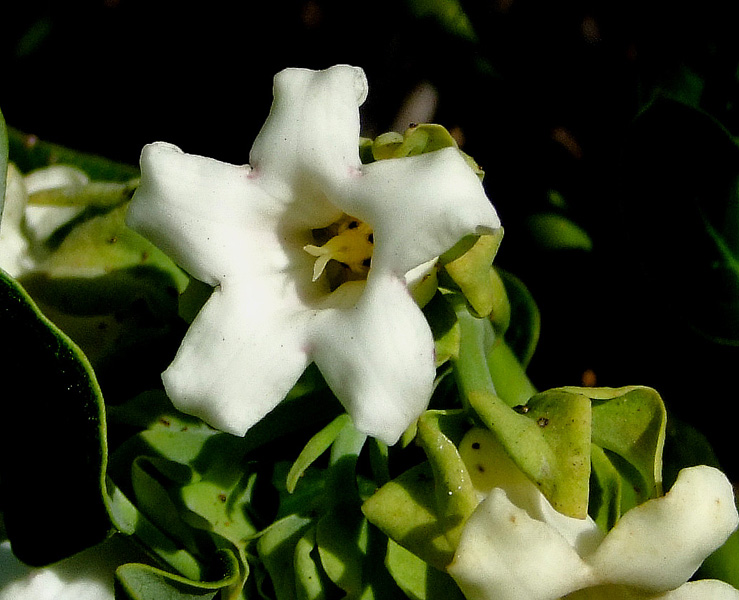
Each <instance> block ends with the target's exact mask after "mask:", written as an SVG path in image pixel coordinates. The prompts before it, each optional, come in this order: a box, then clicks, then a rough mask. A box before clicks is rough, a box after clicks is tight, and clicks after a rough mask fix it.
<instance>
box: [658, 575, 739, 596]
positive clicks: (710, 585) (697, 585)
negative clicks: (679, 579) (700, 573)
mask: <svg viewBox="0 0 739 600" xmlns="http://www.w3.org/2000/svg"><path fill="white" fill-rule="evenodd" d="M653 598H655V600H739V591H737V590H736V588H733V587H731V586H730V585H729V584H728V583H724V582H723V581H717V580H716V579H702V580H700V581H691V582H689V583H686V584H684V585H681V586H680V587H679V588H677V589H676V590H672V591H670V592H666V593H664V594H659V595H657V596H653Z"/></svg>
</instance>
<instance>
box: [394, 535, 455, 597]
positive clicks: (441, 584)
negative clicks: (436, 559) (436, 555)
mask: <svg viewBox="0 0 739 600" xmlns="http://www.w3.org/2000/svg"><path fill="white" fill-rule="evenodd" d="M385 562H386V564H387V569H388V571H389V572H390V575H392V577H393V579H395V581H396V582H397V584H398V585H399V586H400V588H401V589H402V590H403V591H404V592H405V594H406V595H407V596H408V598H411V599H412V600H463V598H464V596H463V595H462V592H461V591H460V590H459V588H458V587H457V584H456V583H455V582H454V580H453V579H452V578H451V577H450V576H449V575H447V574H446V573H445V572H443V571H441V570H439V569H437V568H435V567H432V566H431V565H430V564H429V563H427V562H425V561H424V560H422V559H420V558H419V557H418V556H416V555H415V554H413V553H412V552H410V551H409V550H406V549H405V548H404V547H403V546H401V545H400V544H397V543H395V542H394V541H393V540H392V539H390V540H389V541H388V548H387V558H386V559H385Z"/></svg>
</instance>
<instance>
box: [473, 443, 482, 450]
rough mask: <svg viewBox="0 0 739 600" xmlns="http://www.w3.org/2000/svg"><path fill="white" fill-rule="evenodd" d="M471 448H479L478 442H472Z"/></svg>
mask: <svg viewBox="0 0 739 600" xmlns="http://www.w3.org/2000/svg"><path fill="white" fill-rule="evenodd" d="M472 449H473V450H479V449H480V442H472Z"/></svg>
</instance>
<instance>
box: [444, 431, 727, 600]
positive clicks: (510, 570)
mask: <svg viewBox="0 0 739 600" xmlns="http://www.w3.org/2000/svg"><path fill="white" fill-rule="evenodd" d="M472 438H473V439H466V440H465V441H463V444H462V445H461V446H460V451H461V452H463V453H464V456H465V462H467V464H468V467H470V475H471V476H472V477H473V478H476V487H478V489H481V490H482V491H483V492H487V496H486V497H485V499H484V500H483V501H482V502H481V503H480V505H479V506H478V507H477V509H476V510H475V512H474V513H473V514H472V516H471V517H470V518H469V520H468V521H467V523H466V524H465V526H464V530H463V532H462V537H461V540H460V543H459V546H458V547H457V550H456V554H455V557H454V560H453V562H452V564H451V565H450V566H449V567H448V570H449V573H450V574H451V575H452V577H454V579H455V580H456V581H457V584H458V585H459V587H460V588H461V589H462V591H463V592H464V594H465V596H466V597H467V598H468V599H469V600H518V599H520V600H545V599H548V600H556V599H559V598H567V599H568V600H590V599H598V600H606V599H613V600H616V599H618V600H629V599H635V600H636V599H646V598H664V599H665V600H668V599H669V600H680V599H686V600H687V599H688V598H690V599H691V600H698V599H707V600H708V599H711V600H721V599H727V600H729V599H731V600H737V599H739V591H737V590H735V589H734V588H733V587H731V586H730V585H728V584H725V583H723V582H719V581H715V580H705V581H696V582H691V583H685V582H686V581H687V580H688V579H689V578H690V577H691V576H692V575H693V574H694V573H695V571H696V570H697V569H698V567H699V566H700V565H701V563H702V562H703V560H704V559H705V558H706V557H707V556H708V555H709V554H711V552H713V551H714V550H716V549H717V548H719V547H720V546H721V545H722V544H723V543H724V542H725V541H726V539H727V538H728V536H729V535H730V534H731V532H732V531H733V530H734V529H736V527H737V524H738V523H739V517H737V510H736V506H735V503H734V494H733V490H732V487H731V484H730V483H729V481H728V480H727V479H726V477H725V476H724V474H723V473H721V472H720V471H719V470H717V469H714V468H713V467H707V466H699V467H692V468H689V469H683V470H682V471H680V473H679V475H678V478H677V481H676V482H675V484H674V485H673V487H672V489H671V490H670V491H669V492H668V493H667V494H666V495H664V496H662V497H660V498H655V499H653V500H649V501H647V502H645V503H643V504H641V505H639V506H637V507H636V508H633V509H631V510H630V511H628V512H627V513H626V514H624V515H623V516H622V517H621V519H620V520H619V521H618V522H617V523H616V525H615V526H614V527H613V529H611V530H610V531H609V532H608V534H605V535H604V534H603V533H602V532H601V531H600V530H599V528H598V526H597V525H596V524H595V523H594V522H593V520H592V519H590V518H587V519H582V520H580V519H574V518H571V517H566V516H564V515H562V514H559V513H557V512H556V511H555V510H554V509H553V508H552V507H551V505H550V504H549V502H548V501H547V500H546V499H545V498H544V496H543V494H541V492H539V490H538V489H537V488H536V486H535V485H534V484H533V483H531V482H530V481H529V480H528V479H526V477H525V476H524V475H523V474H522V473H521V472H520V471H519V470H518V469H517V468H516V467H515V465H514V464H513V462H512V461H511V460H510V459H509V458H508V457H507V456H506V455H505V453H504V451H503V450H502V449H501V448H500V446H499V445H498V444H497V442H496V441H495V439H494V438H493V437H492V435H489V434H488V433H487V432H480V431H477V430H476V431H474V432H473V433H472ZM473 443H474V444H475V448H474V450H472V451H471V450H470V448H471V444H473ZM475 453H478V454H479V456H478V457H477V458H475V457H474V454H475ZM470 463H472V464H470ZM477 466H482V467H483V469H482V471H483V472H484V475H483V476H480V475H478V474H479V473H480V472H481V471H480V469H478V468H477ZM476 473H478V474H476Z"/></svg>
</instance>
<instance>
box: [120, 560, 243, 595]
mask: <svg viewBox="0 0 739 600" xmlns="http://www.w3.org/2000/svg"><path fill="white" fill-rule="evenodd" d="M211 571H212V573H213V575H214V578H213V579H214V580H213V581H207V582H200V581H192V580H190V579H187V578H184V577H180V576H177V575H173V574H171V573H167V572H166V571H162V570H161V569H157V568H155V567H152V566H150V565H143V564H139V563H130V564H126V565H122V566H120V567H118V569H117V570H116V598H125V599H127V600H212V599H213V598H215V597H216V596H217V595H219V593H220V592H221V590H225V591H227V592H230V593H229V594H228V595H227V596H224V597H234V595H235V594H237V593H238V591H239V589H240V584H241V579H240V575H239V563H238V561H237V560H236V557H235V556H234V555H233V554H232V553H231V552H229V551H223V550H222V551H219V552H218V554H217V555H216V560H215V562H214V564H213V565H211ZM229 588H231V589H230V590H229Z"/></svg>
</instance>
